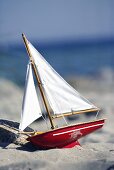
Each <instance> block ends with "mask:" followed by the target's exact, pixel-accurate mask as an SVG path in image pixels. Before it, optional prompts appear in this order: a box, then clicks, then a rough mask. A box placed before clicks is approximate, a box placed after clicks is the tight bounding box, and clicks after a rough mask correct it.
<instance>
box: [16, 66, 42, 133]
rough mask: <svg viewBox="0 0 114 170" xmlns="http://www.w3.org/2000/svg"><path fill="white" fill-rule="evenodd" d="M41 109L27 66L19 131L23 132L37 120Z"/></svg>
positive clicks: (29, 68)
mask: <svg viewBox="0 0 114 170" xmlns="http://www.w3.org/2000/svg"><path fill="white" fill-rule="evenodd" d="M41 116H42V114H41V109H40V105H39V102H38V99H37V94H36V89H35V85H34V80H33V74H32V68H31V64H28V68H27V73H26V85H25V92H24V97H23V105H22V113H21V123H20V126H19V129H20V130H24V129H25V128H26V127H27V126H28V125H30V124H31V123H32V122H33V121H35V120H36V119H37V118H39V117H41Z"/></svg>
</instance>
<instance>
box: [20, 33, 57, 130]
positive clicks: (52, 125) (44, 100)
mask: <svg viewBox="0 0 114 170" xmlns="http://www.w3.org/2000/svg"><path fill="white" fill-rule="evenodd" d="M22 37H23V41H24V44H25V47H26V50H27V53H28V56H29V58H30V61H31V63H32V68H33V70H34V73H35V76H36V79H37V82H38V86H39V89H40V92H41V95H42V99H43V102H44V106H45V108H46V111H47V113H48V117H49V120H50V123H51V128H52V129H54V128H55V127H54V124H53V121H52V117H51V114H50V111H49V108H48V105H47V102H46V99H45V95H44V92H43V89H42V83H41V80H40V77H39V75H38V72H37V69H36V65H35V63H34V59H33V57H32V55H31V52H30V50H29V46H28V40H27V39H26V37H25V35H24V34H22Z"/></svg>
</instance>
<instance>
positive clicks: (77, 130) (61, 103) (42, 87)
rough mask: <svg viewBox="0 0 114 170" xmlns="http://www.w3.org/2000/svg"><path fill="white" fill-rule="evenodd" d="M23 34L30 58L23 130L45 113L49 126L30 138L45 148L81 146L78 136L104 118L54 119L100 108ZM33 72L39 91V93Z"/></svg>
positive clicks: (23, 112) (98, 124)
mask: <svg viewBox="0 0 114 170" xmlns="http://www.w3.org/2000/svg"><path fill="white" fill-rule="evenodd" d="M22 37H23V40H24V44H25V47H26V50H27V53H28V56H29V59H30V60H29V64H28V67H27V73H26V85H25V92H24V98H23V105H22V114H21V122H20V126H19V130H20V132H21V131H23V130H24V129H25V128H26V127H27V126H28V125H30V124H31V123H32V122H34V121H35V120H36V119H38V118H40V117H41V116H42V115H43V114H45V113H46V114H47V115H48V119H49V122H50V129H48V130H47V131H45V132H41V133H39V132H35V133H33V134H31V135H30V136H29V137H28V139H27V140H28V141H30V142H32V143H33V144H34V145H36V146H37V147H38V148H42V149H51V148H72V147H74V146H75V145H79V142H78V139H79V138H81V137H83V136H85V135H87V134H89V133H92V132H93V131H95V130H97V129H99V128H101V127H102V126H103V124H104V121H105V119H99V120H94V121H89V122H86V123H79V124H72V125H68V124H67V125H65V126H61V127H58V126H57V125H55V124H54V120H55V119H59V118H63V119H64V118H65V117H66V116H71V115H74V114H81V113H86V112H97V111H99V109H98V108H97V107H96V106H94V105H93V104H92V103H90V102H89V101H88V100H87V99H85V98H84V97H82V96H81V95H80V94H79V93H78V92H77V91H76V90H75V89H74V88H73V87H71V86H70V85H69V84H68V83H67V82H66V81H65V80H64V79H63V78H62V77H61V76H60V75H59V74H58V73H57V72H56V71H55V70H54V69H53V68H52V67H51V65H50V64H49V63H48V62H47V61H46V60H45V59H44V58H43V56H42V55H41V54H40V53H39V52H38V51H37V50H36V49H35V48H34V47H33V45H32V44H31V43H30V42H29V41H28V40H27V38H26V37H25V35H24V34H22ZM33 72H34V75H35V76H34V77H36V80H37V83H38V89H39V90H38V92H39V93H40V94H37V92H36V88H35V84H34V79H33ZM44 109H45V111H44Z"/></svg>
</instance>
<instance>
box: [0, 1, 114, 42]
mask: <svg viewBox="0 0 114 170" xmlns="http://www.w3.org/2000/svg"><path fill="white" fill-rule="evenodd" d="M22 32H24V33H25V34H26V36H27V37H29V39H32V40H38V41H40V42H49V41H51V42H54V41H62V40H66V41H68V40H81V39H94V38H95V39H98V38H107V37H114V0H17V1H16V0H0V44H7V43H11V42H13V43H15V42H20V41H22V39H21V34H22Z"/></svg>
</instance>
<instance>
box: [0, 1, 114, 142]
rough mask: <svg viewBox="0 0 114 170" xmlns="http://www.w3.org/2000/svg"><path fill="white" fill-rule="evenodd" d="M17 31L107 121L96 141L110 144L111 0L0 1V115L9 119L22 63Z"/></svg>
mask: <svg viewBox="0 0 114 170" xmlns="http://www.w3.org/2000/svg"><path fill="white" fill-rule="evenodd" d="M22 33H25V35H26V36H27V38H28V40H29V41H30V42H31V43H32V44H33V45H34V46H35V47H36V48H37V49H38V50H39V52H40V53H41V54H42V55H43V56H44V57H45V58H46V60H47V61H48V62H49V63H50V64H51V65H52V66H53V67H54V69H55V70H56V71H57V72H58V73H59V74H60V75H61V76H63V77H64V79H66V80H67V81H68V82H69V83H70V84H71V85H72V86H74V88H76V90H78V91H79V92H80V93H81V94H82V95H84V96H85V97H86V98H87V99H89V100H90V101H91V102H93V103H94V104H96V105H97V106H98V107H100V108H101V109H102V111H103V114H104V115H103V116H105V117H107V118H108V120H107V123H106V124H105V128H104V137H103V136H102V141H108V142H112V141H114V135H113V132H112V126H113V120H114V116H113V115H114V114H113V111H114V105H113V101H114V88H113V87H114V1H113V0H108V1H107V0H95V1H94V0H55V1H53V0H46V1H45V0H42V1H40V0H32V1H31V0H24V1H23V0H20V1H15V0H10V1H7V0H0V101H1V102H0V117H1V118H4V119H11V120H15V121H19V119H20V112H21V103H22V97H23V89H24V83H25V74H26V65H27V63H28V56H27V53H26V51H25V47H24V43H23V40H22V37H21V34H22ZM100 136H101V135H100ZM99 138H100V137H99V136H95V137H94V138H93V137H92V138H91V141H92V140H93V141H94V142H95V141H99ZM100 140H101V139H100Z"/></svg>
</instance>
